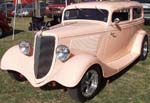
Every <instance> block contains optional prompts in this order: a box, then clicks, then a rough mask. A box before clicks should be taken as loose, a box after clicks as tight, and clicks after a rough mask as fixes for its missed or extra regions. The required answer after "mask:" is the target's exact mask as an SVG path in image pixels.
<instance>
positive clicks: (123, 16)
mask: <svg viewBox="0 0 150 103" xmlns="http://www.w3.org/2000/svg"><path fill="white" fill-rule="evenodd" d="M116 18H118V19H119V20H120V22H121V21H128V20H130V9H122V10H117V11H115V12H113V14H112V22H114V21H115V19H116Z"/></svg>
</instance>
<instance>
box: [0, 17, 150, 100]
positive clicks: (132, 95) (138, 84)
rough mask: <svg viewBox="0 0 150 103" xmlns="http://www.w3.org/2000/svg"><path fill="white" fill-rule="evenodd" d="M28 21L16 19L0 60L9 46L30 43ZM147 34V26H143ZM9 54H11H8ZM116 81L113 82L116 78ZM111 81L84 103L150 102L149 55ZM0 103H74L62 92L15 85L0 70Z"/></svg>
mask: <svg viewBox="0 0 150 103" xmlns="http://www.w3.org/2000/svg"><path fill="white" fill-rule="evenodd" d="M30 20H31V19H30V18H25V19H23V18H17V22H16V23H17V24H16V29H17V33H16V35H15V40H14V41H12V36H11V35H10V36H7V37H4V38H2V39H0V58H1V57H2V55H3V53H4V52H5V51H6V50H7V49H8V48H9V47H11V46H13V45H15V44H17V43H18V42H19V41H21V40H29V41H31V42H32V40H33V37H34V35H33V33H32V32H29V31H28V29H27V27H28V24H29V21H30ZM144 29H145V30H147V31H148V32H149V34H150V26H148V25H147V26H145V27H144ZM12 55H13V54H12ZM116 78H117V79H116ZM110 80H113V81H111V82H110V83H109V84H107V85H106V87H105V88H104V89H103V90H102V91H101V92H100V93H99V94H98V95H97V96H96V97H95V98H94V99H93V100H91V101H88V102H87V103H150V56H149V57H148V58H147V60H146V61H143V62H138V63H136V64H135V65H133V66H130V67H129V68H128V71H126V72H124V73H123V75H121V76H115V77H113V78H110ZM0 103H76V101H74V100H72V99H71V98H70V97H69V95H68V93H67V92H64V91H63V90H61V89H60V90H51V91H49V90H45V91H44V90H41V89H39V88H33V87H32V86H31V85H30V83H28V82H21V83H20V82H17V81H15V80H13V79H11V78H10V76H9V75H8V73H7V72H3V71H0Z"/></svg>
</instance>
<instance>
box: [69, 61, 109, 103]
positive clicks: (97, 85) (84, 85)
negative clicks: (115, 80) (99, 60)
mask: <svg viewBox="0 0 150 103" xmlns="http://www.w3.org/2000/svg"><path fill="white" fill-rule="evenodd" d="M105 84H106V82H105V79H104V78H103V76H102V71H101V68H100V66H99V65H97V64H95V65H92V66H91V67H90V68H89V69H88V70H87V72H86V73H85V74H84V76H83V78H82V79H81V81H80V83H79V84H78V85H77V86H75V87H73V88H69V89H68V92H69V94H70V96H71V97H72V98H73V99H75V100H77V101H80V102H85V101H87V100H90V99H92V98H94V96H96V95H97V94H98V93H99V92H100V91H101V90H102V89H103V88H104V87H105Z"/></svg>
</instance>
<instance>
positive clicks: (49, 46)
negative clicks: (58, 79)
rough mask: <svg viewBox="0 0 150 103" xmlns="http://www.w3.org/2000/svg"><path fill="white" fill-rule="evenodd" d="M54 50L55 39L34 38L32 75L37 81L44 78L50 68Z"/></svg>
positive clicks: (51, 37)
mask: <svg viewBox="0 0 150 103" xmlns="http://www.w3.org/2000/svg"><path fill="white" fill-rule="evenodd" d="M54 48H55V37H53V36H45V37H40V36H37V37H36V43H35V57H34V61H35V63H34V73H35V77H36V78H37V79H39V78H42V77H44V76H45V75H46V74H47V73H48V72H49V71H50V68H51V65H52V62H53V55H54Z"/></svg>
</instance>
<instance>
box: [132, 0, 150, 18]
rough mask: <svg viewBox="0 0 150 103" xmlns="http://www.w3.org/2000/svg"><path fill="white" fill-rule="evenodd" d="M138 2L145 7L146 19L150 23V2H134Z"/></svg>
mask: <svg viewBox="0 0 150 103" xmlns="http://www.w3.org/2000/svg"><path fill="white" fill-rule="evenodd" d="M132 1H138V2H140V3H141V4H142V5H143V8H144V19H145V20H146V21H150V0H132Z"/></svg>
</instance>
